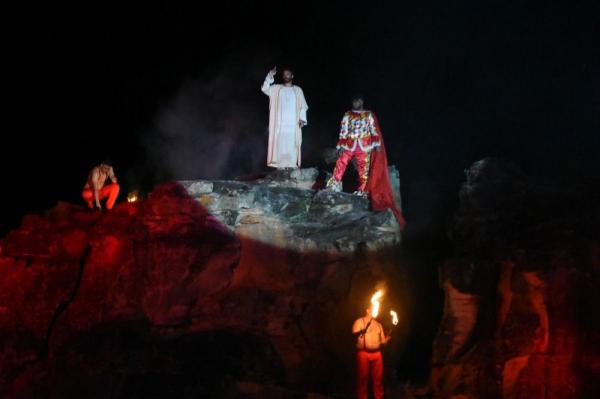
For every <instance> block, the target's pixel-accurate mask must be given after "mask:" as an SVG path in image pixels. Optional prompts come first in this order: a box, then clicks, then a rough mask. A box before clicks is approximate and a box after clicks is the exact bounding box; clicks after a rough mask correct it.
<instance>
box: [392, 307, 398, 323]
mask: <svg viewBox="0 0 600 399" xmlns="http://www.w3.org/2000/svg"><path fill="white" fill-rule="evenodd" d="M390 314H391V315H392V324H393V325H395V326H396V325H398V313H396V312H394V311H393V310H390Z"/></svg>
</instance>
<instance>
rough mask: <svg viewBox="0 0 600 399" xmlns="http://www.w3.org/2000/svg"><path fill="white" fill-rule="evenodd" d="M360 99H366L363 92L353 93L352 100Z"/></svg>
mask: <svg viewBox="0 0 600 399" xmlns="http://www.w3.org/2000/svg"><path fill="white" fill-rule="evenodd" d="M358 99H361V100H363V101H365V96H363V95H362V93H354V94H353V95H352V98H351V100H352V101H354V100H358Z"/></svg>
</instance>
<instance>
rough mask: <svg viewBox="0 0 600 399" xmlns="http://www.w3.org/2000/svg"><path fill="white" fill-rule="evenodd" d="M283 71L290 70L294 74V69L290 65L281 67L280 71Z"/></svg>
mask: <svg viewBox="0 0 600 399" xmlns="http://www.w3.org/2000/svg"><path fill="white" fill-rule="evenodd" d="M285 71H290V72H291V73H292V75H294V70H293V69H292V68H290V67H285V68H282V69H281V73H284V72H285Z"/></svg>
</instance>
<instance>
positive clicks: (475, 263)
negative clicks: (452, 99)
mask: <svg viewBox="0 0 600 399" xmlns="http://www.w3.org/2000/svg"><path fill="white" fill-rule="evenodd" d="M593 193H594V190H589V188H585V187H583V188H582V187H565V186H558V185H556V184H547V183H546V184H542V183H536V182H534V181H533V180H531V179H529V178H527V177H526V176H525V175H524V174H523V173H522V172H521V171H520V170H519V169H518V168H517V167H516V166H515V165H513V164H511V163H510V162H506V161H502V160H498V159H485V160H482V161H479V162H477V163H475V164H474V165H473V166H471V168H469V169H468V170H467V179H466V181H465V183H464V184H463V186H462V188H461V190H460V207H459V209H458V211H457V212H456V214H455V216H454V218H453V220H452V221H451V223H450V225H449V234H450V237H451V240H452V242H453V245H454V248H455V256H454V257H453V258H451V259H448V260H447V261H446V262H445V263H444V264H443V265H442V267H441V268H440V285H441V287H442V288H443V289H444V291H445V308H444V315H443V319H442V322H441V326H440V330H439V333H438V336H437V338H436V340H435V342H434V355H433V359H432V374H431V378H430V382H429V387H428V389H426V390H424V391H421V392H420V393H421V394H422V395H424V396H426V397H435V398H456V399H458V398H461V399H470V398H486V399H494V398H502V399H509V398H510V399H512V398H514V399H517V398H523V399H525V398H527V399H542V398H543V399H559V398H560V399H568V398H573V399H575V398H593V397H599V390H598V381H597V376H598V375H599V373H600V350H599V347H598V343H599V342H600V339H599V338H600V333H599V331H600V330H599V328H598V327H599V326H600V322H599V319H598V316H597V310H596V307H597V304H598V303H600V301H599V300H600V297H599V295H598V287H599V283H600V278H599V277H600V274H599V271H600V241H599V240H598V226H600V223H599V221H600V213H599V207H598V203H600V202H599V198H598V197H597V194H593ZM596 193H597V191H596ZM594 376H596V377H594Z"/></svg>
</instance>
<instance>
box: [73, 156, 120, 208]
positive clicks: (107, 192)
mask: <svg viewBox="0 0 600 399" xmlns="http://www.w3.org/2000/svg"><path fill="white" fill-rule="evenodd" d="M107 179H110V181H111V183H110V184H105V183H106V180H107ZM118 195H119V184H118V183H117V177H116V176H115V172H114V170H113V167H112V162H111V161H109V160H106V161H102V163H100V165H98V166H94V167H93V168H92V170H91V171H90V173H89V175H88V178H87V181H86V183H85V186H84V187H83V191H82V193H81V196H82V197H83V200H84V201H85V202H86V204H87V206H88V208H89V209H94V205H95V206H96V209H98V210H102V205H101V204H100V201H102V200H104V199H106V209H112V207H113V206H114V204H115V201H116V200H117V197H118Z"/></svg>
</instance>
